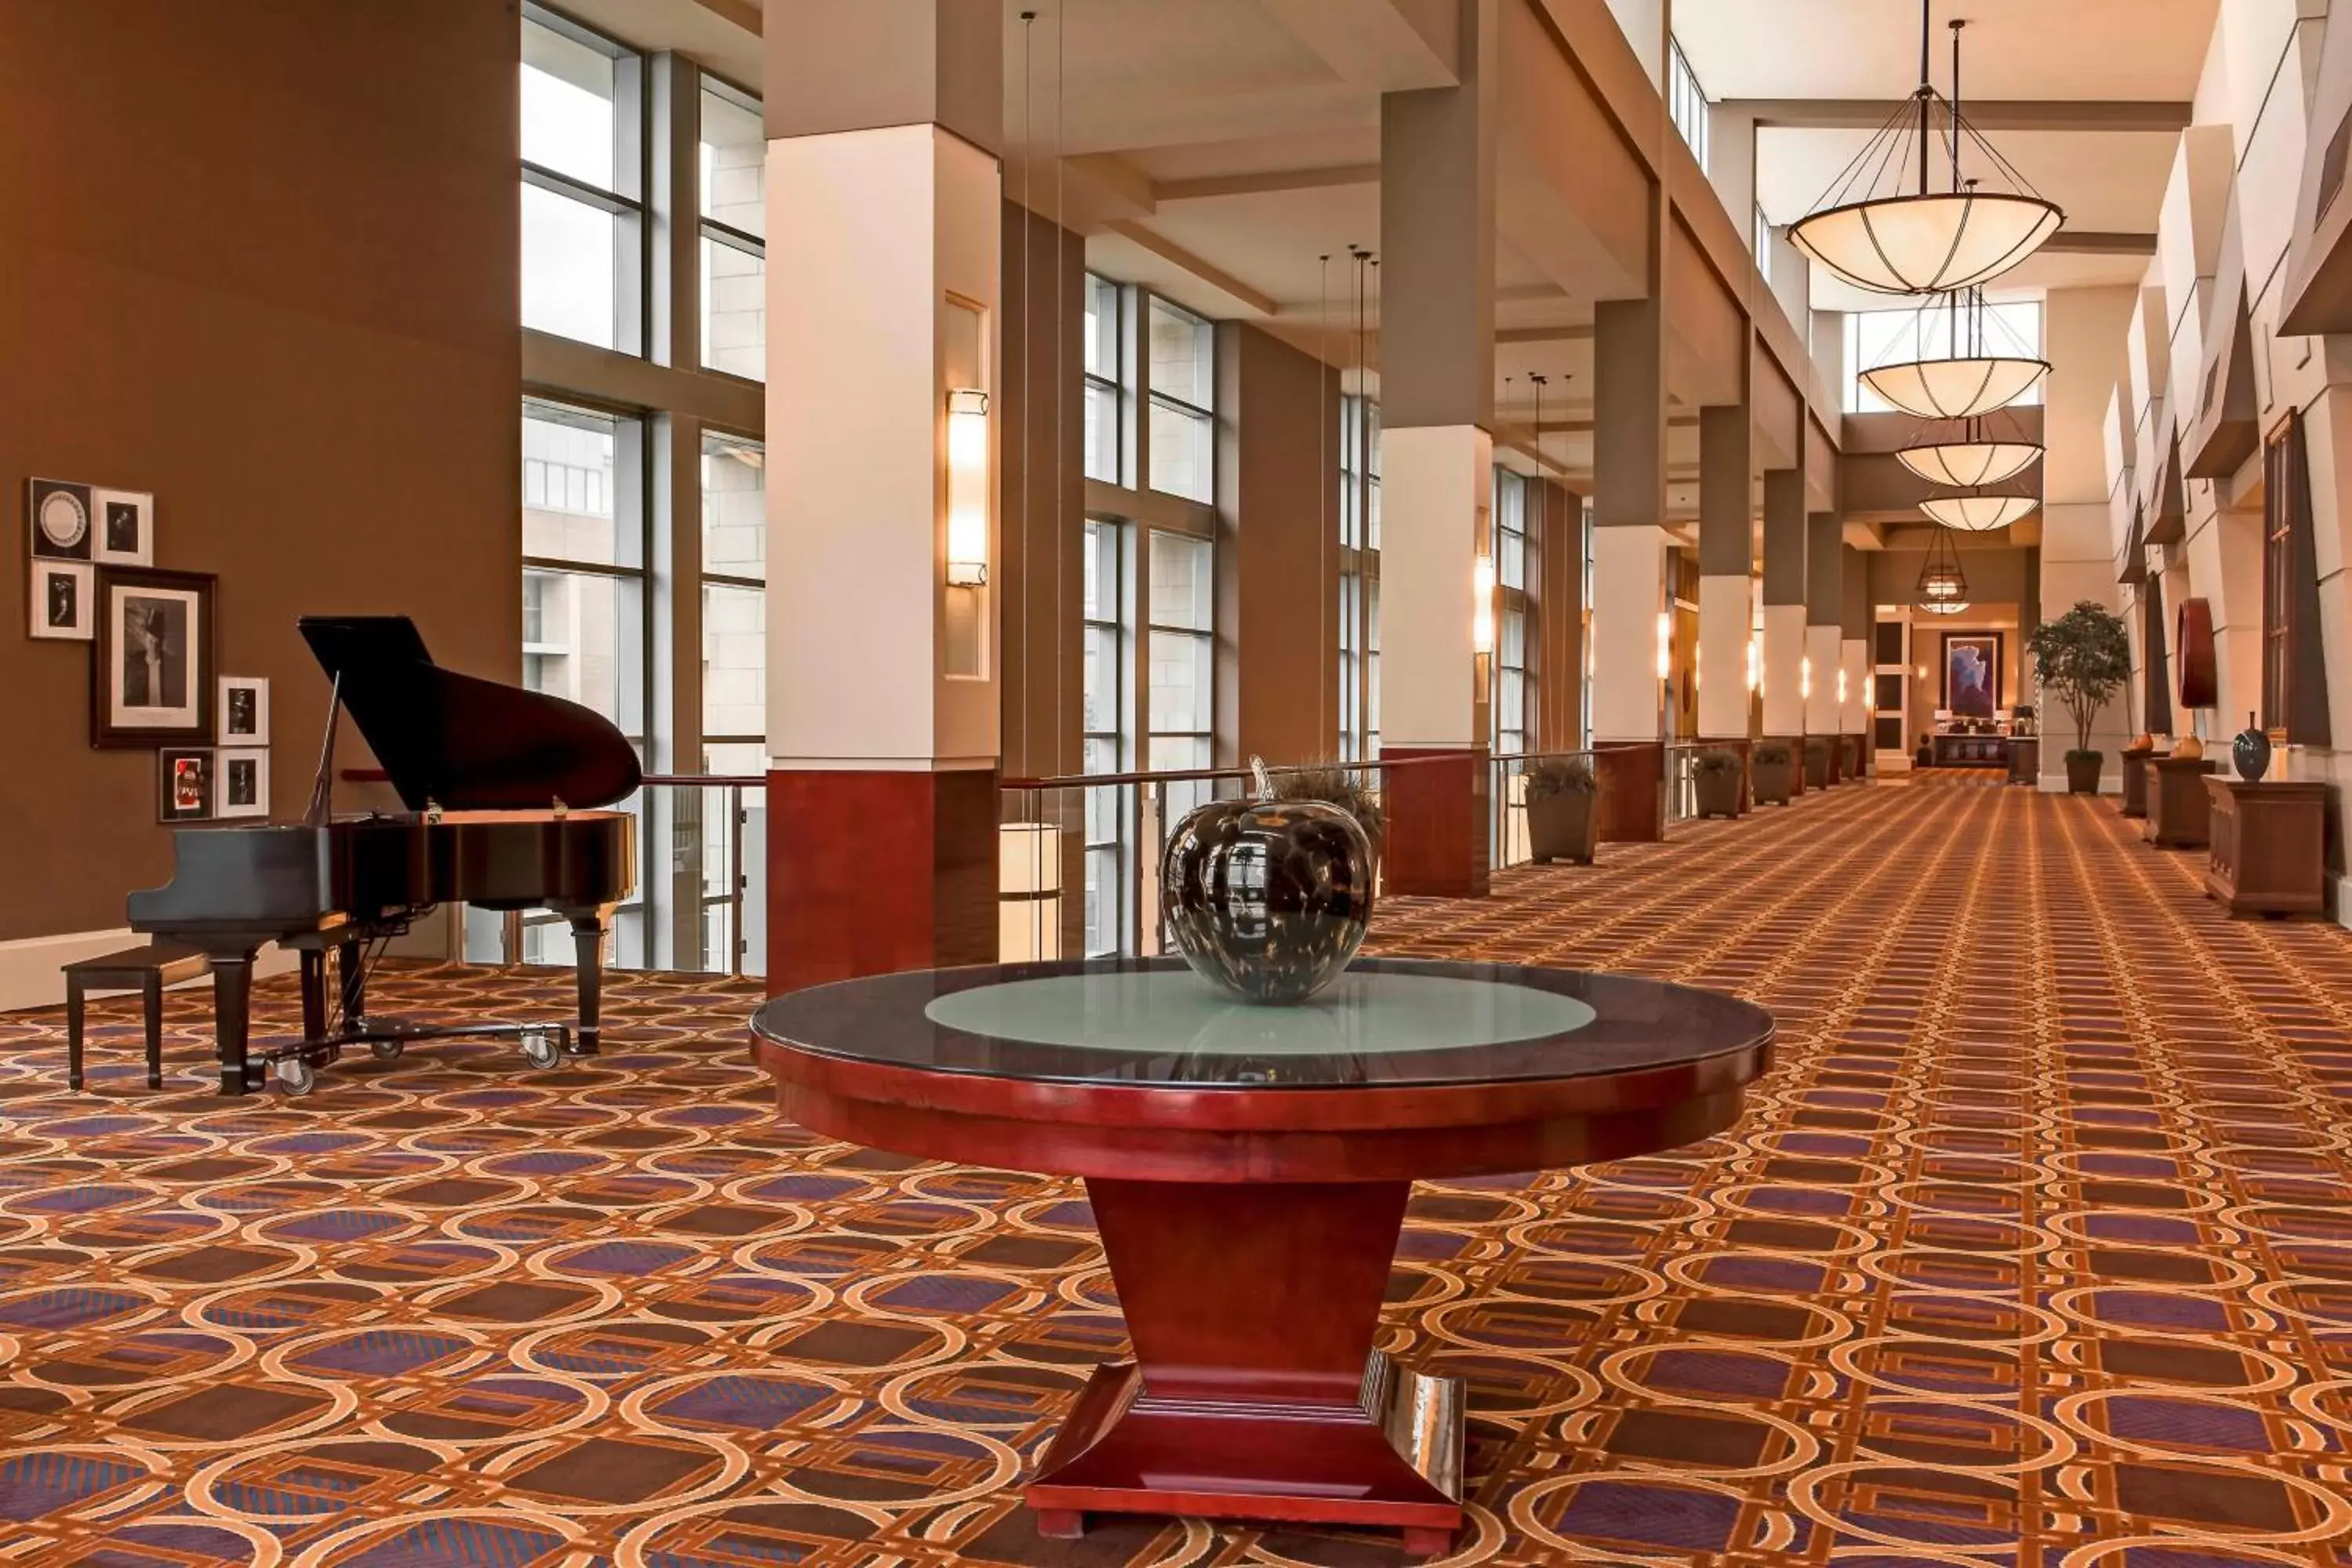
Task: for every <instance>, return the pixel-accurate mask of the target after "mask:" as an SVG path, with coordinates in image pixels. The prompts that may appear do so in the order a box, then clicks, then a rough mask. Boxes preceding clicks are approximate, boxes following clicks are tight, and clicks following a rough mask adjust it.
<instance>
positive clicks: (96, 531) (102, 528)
mask: <svg viewBox="0 0 2352 1568" xmlns="http://www.w3.org/2000/svg"><path fill="white" fill-rule="evenodd" d="M89 528H90V559H92V560H93V561H96V562H97V563H99V564H100V565H101V566H152V565H153V564H155V498H154V497H153V496H151V495H146V494H142V492H140V491H138V490H92V491H90V493H89Z"/></svg>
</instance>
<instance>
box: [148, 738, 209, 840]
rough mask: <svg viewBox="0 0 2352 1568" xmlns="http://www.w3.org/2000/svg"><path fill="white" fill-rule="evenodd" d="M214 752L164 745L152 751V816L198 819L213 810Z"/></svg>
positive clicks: (185, 819)
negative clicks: (153, 802) (153, 777)
mask: <svg viewBox="0 0 2352 1568" xmlns="http://www.w3.org/2000/svg"><path fill="white" fill-rule="evenodd" d="M213 783H214V778H213V753H212V752H210V751H209V750H206V749H205V748H203V747H186V746H166V747H164V748H163V750H161V751H159V752H156V753H155V784H156V793H155V820H156V821H158V822H201V821H204V820H205V819H206V818H208V817H210V816H212V814H213Z"/></svg>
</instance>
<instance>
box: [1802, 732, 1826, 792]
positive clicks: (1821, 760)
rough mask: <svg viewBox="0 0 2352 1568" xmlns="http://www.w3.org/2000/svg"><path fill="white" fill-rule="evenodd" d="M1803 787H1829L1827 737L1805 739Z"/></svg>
mask: <svg viewBox="0 0 2352 1568" xmlns="http://www.w3.org/2000/svg"><path fill="white" fill-rule="evenodd" d="M1805 787H1806V788H1807V789H1827V788H1829V787H1830V738H1829V737H1828V736H1827V735H1808V736H1806V737H1805Z"/></svg>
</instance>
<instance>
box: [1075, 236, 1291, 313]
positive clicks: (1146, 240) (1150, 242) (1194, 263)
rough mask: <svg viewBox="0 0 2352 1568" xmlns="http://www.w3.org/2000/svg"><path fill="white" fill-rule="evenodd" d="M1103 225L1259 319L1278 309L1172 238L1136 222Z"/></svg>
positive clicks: (1271, 298)
mask: <svg viewBox="0 0 2352 1568" xmlns="http://www.w3.org/2000/svg"><path fill="white" fill-rule="evenodd" d="M1108 228H1109V230H1110V232H1111V233H1113V234H1116V235H1118V237H1120V238H1122V239H1128V240H1132V241H1133V242H1134V243H1136V244H1137V245H1139V246H1141V247H1143V248H1144V249H1146V250H1148V251H1150V252H1151V254H1152V255H1154V256H1156V257H1158V258H1160V260H1162V261H1165V262H1166V263H1168V264H1169V265H1170V266H1171V267H1173V268H1177V269H1178V270H1180V271H1183V272H1189V273H1191V274H1192V276H1193V277H1195V278H1197V279H1200V280H1201V281H1202V282H1203V283H1206V284H1207V285H1208V286H1209V287H1210V288H1212V289H1216V290H1218V291H1219V292H1220V293H1223V294H1228V295H1230V296H1232V297H1233V298H1234V299H1236V300H1240V301H1241V302H1242V303H1243V304H1244V305H1246V306H1248V307H1249V308H1250V309H1251V310H1255V311H1256V312H1257V313H1258V314H1259V315H1261V316H1271V315H1275V314H1276V313H1277V312H1278V311H1279V310H1281V307H1280V306H1279V305H1277V304H1276V302H1275V299H1274V296H1272V295H1271V294H1266V293H1262V292H1260V291H1259V290H1258V289H1253V288H1251V287H1250V286H1249V285H1248V284H1246V283H1244V282H1243V281H1242V280H1241V279H1238V278H1236V277H1234V275H1233V274H1232V273H1230V272H1227V271H1226V270H1224V269H1223V268H1221V267H1218V266H1216V265H1214V264H1213V263H1211V262H1208V261H1204V260H1202V258H1199V257H1197V256H1195V255H1193V254H1192V252H1191V251H1189V250H1187V249H1185V248H1184V247H1182V246H1181V245H1178V244H1177V243H1176V242H1175V241H1174V240H1172V239H1163V238H1161V237H1160V236H1159V235H1156V234H1154V233H1152V232H1151V231H1150V229H1148V228H1146V227H1144V226H1142V225H1141V224H1139V223H1135V222H1131V221H1129V220H1128V219H1126V218H1120V219H1117V220H1115V221H1113V222H1112V223H1110V224H1109V225H1108Z"/></svg>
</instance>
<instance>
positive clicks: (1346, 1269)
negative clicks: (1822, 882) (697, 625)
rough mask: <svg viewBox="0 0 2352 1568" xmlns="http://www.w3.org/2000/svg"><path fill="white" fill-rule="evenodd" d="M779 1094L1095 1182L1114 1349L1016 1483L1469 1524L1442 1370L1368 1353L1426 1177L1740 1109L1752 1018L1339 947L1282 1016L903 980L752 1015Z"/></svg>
mask: <svg viewBox="0 0 2352 1568" xmlns="http://www.w3.org/2000/svg"><path fill="white" fill-rule="evenodd" d="M751 1027H752V1031H753V1033H754V1035H755V1036H756V1037H757V1040H758V1051H759V1058H760V1061H761V1065H762V1066H763V1067H765V1068H767V1069H768V1070H769V1071H770V1072H772V1073H773V1074H774V1075H775V1078H776V1080H777V1095H776V1098H777V1103H778V1105H779V1107H780V1108H781V1110H782V1114H783V1115H784V1116H786V1117H787V1118H789V1119H790V1120H792V1121H795V1122H797V1123H799V1124H800V1125H802V1126H803V1127H806V1128H809V1129H811V1130H812V1131H818V1132H823V1133H825V1134H827V1135H829V1136H832V1137H836V1138H842V1139H845V1140H847V1141H849V1142H854V1143H859V1144H864V1145H867V1146H870V1147H873V1148H878V1149H887V1150H891V1151H895V1152H899V1153H905V1154H912V1155H917V1156H919V1157H922V1158H928V1159H935V1160H952V1161H957V1162H960V1163H967V1164H974V1165H985V1166H993V1167H996V1168H999V1169H1011V1170H1020V1171H1036V1172H1044V1173H1053V1174H1057V1175H1071V1176H1078V1177H1082V1178H1084V1180H1085V1182H1086V1187H1087V1199H1088V1201H1089V1202H1090V1203H1091V1205H1093V1208H1094V1214H1095V1223H1096V1224H1097V1226H1098V1227H1099V1228H1100V1230H1101V1233H1102V1239H1103V1249H1104V1251H1105V1253H1106V1254H1107V1255H1108V1258H1109V1262H1110V1270H1111V1279H1112V1281H1113V1283H1114V1285H1115V1286H1116V1287H1117V1289H1118V1300H1119V1306H1120V1309H1121V1310H1122V1311H1123V1312H1124V1313H1125V1314H1126V1318H1127V1326H1128V1332H1129V1337H1130V1338H1131V1339H1132V1341H1133V1342H1134V1345H1135V1360H1134V1361H1132V1362H1129V1363H1120V1364H1118V1365H1115V1366H1104V1367H1099V1368H1097V1370H1096V1372H1095V1374H1094V1377H1093V1379H1092V1381H1090V1382H1089V1383H1088V1384H1087V1387H1086V1390H1085V1392H1084V1393H1083V1394H1081V1395H1080V1397H1079V1399H1078V1403H1077V1405H1076V1408H1075V1409H1074V1410H1073V1411H1072V1413H1071V1415H1070V1416H1069V1418H1068V1420H1067V1421H1066V1423H1065V1424H1064V1426H1063V1427H1062V1430H1061V1432H1060V1433H1059V1434H1058V1435H1057V1436H1055V1439H1054V1442H1053V1444H1052V1446H1051V1447H1049V1448H1048V1449H1047V1451H1046V1453H1045V1457H1044V1458H1043V1460H1042V1461H1041V1462H1040V1464H1039V1466H1038V1469H1037V1473H1036V1475H1035V1476H1034V1478H1033V1479H1032V1480H1031V1481H1030V1484H1029V1487H1028V1490H1027V1494H1026V1496H1027V1500H1028V1502H1029V1504H1030V1506H1031V1507H1032V1508H1034V1510H1036V1511H1037V1526H1038V1529H1039V1530H1040V1531H1042V1532H1043V1533H1045V1534H1046V1535H1049V1536H1064V1537H1067V1536H1075V1535H1076V1534H1078V1533H1079V1532H1080V1531H1082V1530H1083V1529H1084V1527H1085V1516H1086V1515H1087V1513H1089V1512H1131V1513H1168V1514H1192V1515H1196V1516H1205V1517H1209V1518H1239V1519H1264V1520H1284V1521H1302V1522H1319V1523H1332V1524H1357V1525H1375V1526H1386V1527H1393V1528H1400V1529H1402V1531H1404V1532H1405V1546H1406V1549H1407V1550H1408V1551H1409V1552H1416V1553H1428V1552H1439V1551H1442V1550H1444V1548H1445V1547H1446V1545H1447V1544H1448V1543H1449V1542H1450V1541H1451V1540H1452V1537H1453V1534H1454V1531H1455V1530H1456V1529H1457V1528H1458V1527H1459V1525H1460V1523H1461V1521H1462V1506H1461V1495H1462V1438H1463V1427H1462V1420H1463V1408H1462V1405H1463V1399H1462V1387H1461V1384H1460V1383H1459V1382H1458V1381H1457V1380H1455V1379H1452V1378H1444V1377H1433V1376H1428V1375H1425V1374H1423V1373H1415V1372H1411V1371H1408V1370H1406V1369H1404V1368H1402V1367H1399V1366H1397V1365H1395V1364H1394V1363H1391V1361H1390V1359H1389V1358H1388V1357H1387V1356H1386V1355H1385V1354H1383V1353H1381V1352H1379V1351H1376V1350H1374V1349H1373V1348H1372V1339H1373V1334H1374V1331H1375V1330H1376V1329H1377V1327H1378V1322H1379V1318H1380V1310H1381V1298H1382V1294H1383V1292H1384V1291H1385V1289H1386V1288H1387V1285H1388V1279H1389V1267H1390V1263H1391V1258H1393V1257H1394V1255H1395V1251H1396V1245H1397V1237H1398V1234H1399V1232H1400V1230H1401V1229H1402V1225H1403V1221H1404V1209H1405V1202H1406V1199H1407V1197H1408V1196H1409V1195H1410V1194H1411V1191H1412V1183H1413V1181H1414V1180H1415V1179H1416V1178H1443V1177H1460V1176H1473V1175H1492V1174H1498V1173H1509V1172H1521V1171H1526V1172H1533V1171H1539V1170H1544V1169H1547V1168H1549V1167H1554V1166H1561V1165H1575V1164H1581V1163H1587V1162H1591V1161H1596V1160H1618V1159H1624V1158H1628V1157H1630V1156H1633V1155H1638V1154H1647V1153H1653V1152H1656V1151H1659V1150H1662V1149H1672V1148H1676V1147H1678V1146H1680V1145H1682V1144H1685V1143H1690V1142H1696V1141H1697V1140H1699V1139H1702V1138H1706V1137H1707V1136H1709V1135H1711V1134H1713V1133H1716V1132H1719V1131H1722V1130H1723V1129H1725V1128H1727V1127H1728V1126H1730V1125H1731V1123H1732V1121H1733V1120H1734V1119H1735V1118H1736V1117H1737V1116H1738V1113H1739V1107H1740V1094H1741V1089H1742V1086H1743V1085H1745V1084H1747V1083H1748V1082H1749V1081H1750V1080H1751V1079H1755V1078H1756V1077H1757V1075H1758V1074H1759V1073H1761V1072H1762V1071H1763V1070H1764V1068H1765V1066H1766V1064H1767V1062H1768V1060H1769V1057H1770V1053H1771V1043H1772V1018H1771V1016H1770V1015H1769V1014H1768V1013H1766V1012H1765V1011H1764V1010H1763V1009H1762V1008H1759V1007H1756V1006H1753V1005H1749V1004H1748V1003H1745V1002H1740V1001H1738V1000H1736V999H1734V998H1732V997H1729V996H1725V995H1720V994H1717V993H1714V992H1709V991H1697V990H1693V989H1690V988H1688V987H1685V986H1679V985H1668V984H1663V983H1661V982H1657V981H1652V980H1640V979H1634V978H1632V977H1629V976H1624V975H1615V974H1591V973H1580V972H1577V971H1572V970H1558V969H1528V968H1520V967H1517V966H1515V965H1508V964H1483V963H1417V962H1409V961H1404V960H1395V959H1363V960H1359V961H1358V962H1357V963H1355V964H1354V965H1353V966H1352V967H1351V968H1350V969H1349V972H1348V973H1347V974H1346V975H1345V976H1344V977H1342V978H1341V979H1340V980H1339V982H1338V983H1337V984H1334V985H1333V986H1332V987H1331V988H1330V989H1329V990H1328V991H1326V992H1325V993H1323V994H1321V995H1320V996H1318V997H1317V998H1315V999H1314V1000H1313V1001H1311V1002H1309V1003H1307V1004H1306V1005H1302V1006H1297V1007H1255V1006H1248V1005H1243V1004H1240V1003H1238V1002H1234V1001H1232V1000H1231V999H1229V998H1227V997H1226V996H1225V995H1224V994H1223V993H1222V992H1220V991H1218V990H1216V989H1215V988H1214V987H1213V986H1211V985H1210V984H1208V983H1207V982H1205V981H1202V980H1201V979H1199V978H1198V977H1197V976H1195V975H1193V974H1192V973H1191V971H1189V970H1188V969H1187V968H1186V967H1185V966H1184V964H1183V963H1182V961H1181V960H1179V959H1173V958H1162V959H1143V960H1108V961H1101V962H1096V963H1030V964H1010V965H1002V966H996V965H991V966H983V967H979V968H971V969H948V970H931V971H919V972H915V973H900V974H886V975H877V976H874V977H871V978H867V979H861V980H848V981H842V982H838V983H836V984H830V985H820V986H815V987H813V988H811V989H809V990H806V991H801V992H797V993H794V994H791V995H786V996H781V997H778V998H776V999H775V1000H773V1001H772V1002H769V1003H768V1004H767V1005H764V1006H762V1007H761V1009H760V1010H759V1011H758V1013H757V1014H755V1015H754V1016H753V1018H752V1024H751Z"/></svg>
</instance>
